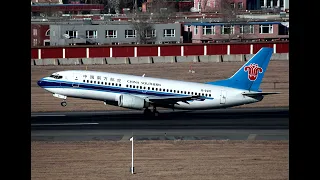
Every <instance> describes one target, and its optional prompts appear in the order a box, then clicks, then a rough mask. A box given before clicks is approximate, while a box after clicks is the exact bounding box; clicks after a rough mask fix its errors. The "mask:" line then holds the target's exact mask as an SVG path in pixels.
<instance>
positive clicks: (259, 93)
mask: <svg viewBox="0 0 320 180" xmlns="http://www.w3.org/2000/svg"><path fill="white" fill-rule="evenodd" d="M270 94H280V93H279V92H245V93H242V95H245V96H250V97H253V96H264V95H270Z"/></svg>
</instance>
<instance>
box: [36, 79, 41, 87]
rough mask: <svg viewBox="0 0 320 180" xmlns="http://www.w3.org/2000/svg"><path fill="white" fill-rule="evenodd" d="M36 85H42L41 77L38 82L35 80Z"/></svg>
mask: <svg viewBox="0 0 320 180" xmlns="http://www.w3.org/2000/svg"><path fill="white" fill-rule="evenodd" d="M37 84H38V86H40V87H41V86H42V79H40V80H39V81H38V82H37Z"/></svg>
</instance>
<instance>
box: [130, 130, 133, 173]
mask: <svg viewBox="0 0 320 180" xmlns="http://www.w3.org/2000/svg"><path fill="white" fill-rule="evenodd" d="M130 141H131V174H133V172H134V167H133V136H132V137H131V138H130Z"/></svg>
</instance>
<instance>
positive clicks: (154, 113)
mask: <svg viewBox="0 0 320 180" xmlns="http://www.w3.org/2000/svg"><path fill="white" fill-rule="evenodd" d="M152 113H153V116H155V117H158V116H159V112H158V111H157V108H156V107H155V106H153V111H152Z"/></svg>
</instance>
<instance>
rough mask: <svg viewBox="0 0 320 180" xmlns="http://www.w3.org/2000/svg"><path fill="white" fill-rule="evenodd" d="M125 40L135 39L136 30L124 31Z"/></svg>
mask: <svg viewBox="0 0 320 180" xmlns="http://www.w3.org/2000/svg"><path fill="white" fill-rule="evenodd" d="M125 33H126V38H134V37H136V30H131V29H130V30H126V31H125Z"/></svg>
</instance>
